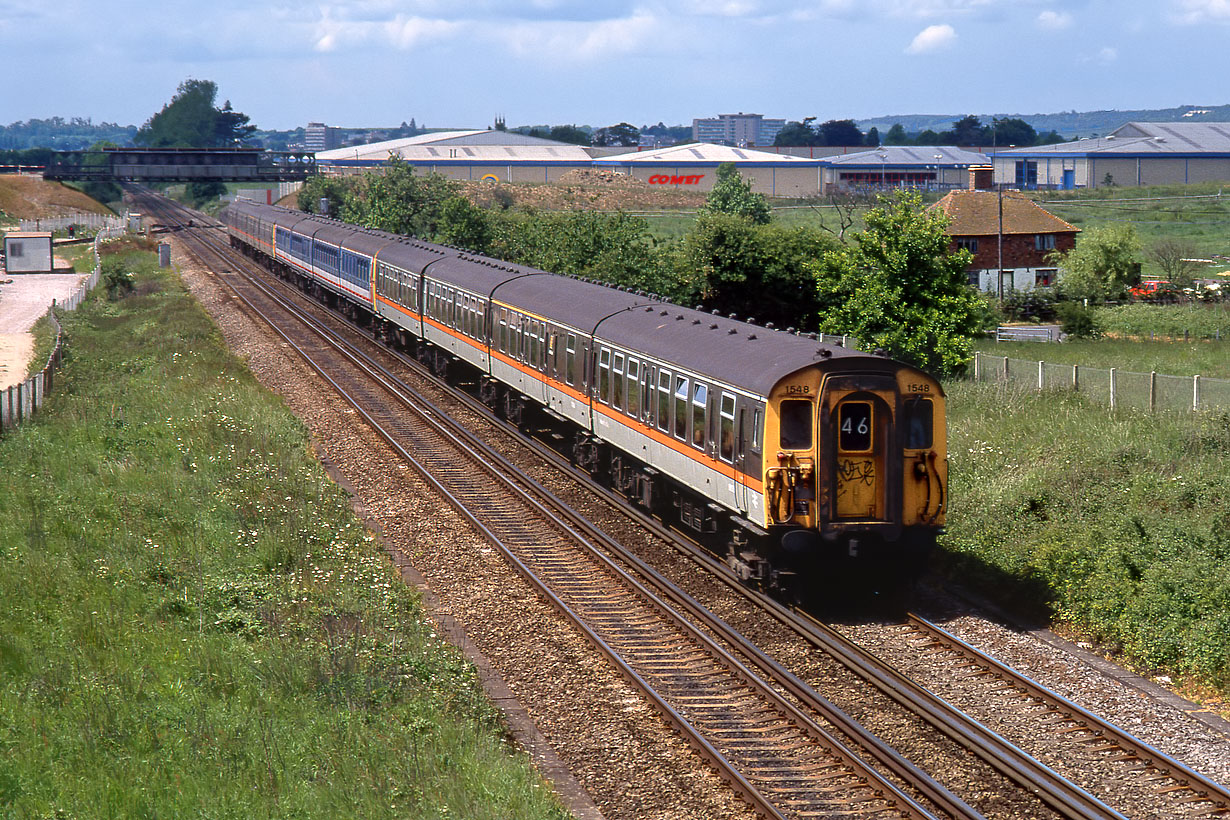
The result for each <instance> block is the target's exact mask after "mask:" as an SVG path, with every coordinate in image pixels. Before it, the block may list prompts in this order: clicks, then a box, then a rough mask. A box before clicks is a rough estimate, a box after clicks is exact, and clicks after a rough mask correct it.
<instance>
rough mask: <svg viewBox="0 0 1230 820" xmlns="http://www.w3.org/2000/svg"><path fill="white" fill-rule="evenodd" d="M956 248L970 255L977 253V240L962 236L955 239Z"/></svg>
mask: <svg viewBox="0 0 1230 820" xmlns="http://www.w3.org/2000/svg"><path fill="white" fill-rule="evenodd" d="M957 247H958V248H960V249H961V250H965V251H969V252H970V253H978V240H977V239H971V238H969V237H965V236H962V237H959V238H958V239H957Z"/></svg>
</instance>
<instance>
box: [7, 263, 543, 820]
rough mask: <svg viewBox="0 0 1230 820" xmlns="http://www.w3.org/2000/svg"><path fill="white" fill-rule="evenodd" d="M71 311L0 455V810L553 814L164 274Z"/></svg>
mask: <svg viewBox="0 0 1230 820" xmlns="http://www.w3.org/2000/svg"><path fill="white" fill-rule="evenodd" d="M96 294H97V295H96V298H94V299H93V300H91V301H88V302H87V303H86V304H85V305H83V306H82V308H81V309H80V310H79V311H77V312H75V313H74V314H72V315H71V316H70V317H69V318H67V320H66V331H67V335H68V338H69V339H70V342H71V343H70V347H69V354H70V355H69V357H68V359H67V362H66V366H65V369H64V371H63V373H62V375H61V378H60V380H59V382H58V388H57V392H56V394H55V395H54V396H52V397H51V400H50V401H49V403H48V405H47V407H46V409H45V412H44V413H42V414H41V415H40V416H38V417H37V418H36V419H35V420H34V421H32V422H31V423H28V424H26V425H25V426H23V427H21V428H19V429H17V430H15V431H12V432H10V433H7V434H6V435H5V436H4V437H3V438H0V465H3V469H0V600H2V601H3V602H4V605H3V607H0V750H2V751H0V816H13V817H188V816H194V817H196V816H206V817H216V818H251V817H304V818H318V817H320V818H323V817H347V818H350V817H395V816H396V817H431V818H438V817H445V816H453V817H467V818H492V819H493V820H494V818H501V820H503V819H504V818H562V817H563V816H564V813H563V811H562V810H561V809H560V808H559V807H558V805H557V804H556V803H555V801H554V799H553V797H552V796H551V795H550V793H549V790H548V789H546V788H544V787H543V785H542V783H541V782H540V781H539V780H538V778H537V776H536V774H535V773H534V771H533V769H532V768H531V767H530V765H529V764H528V762H527V760H526V759H525V757H524V756H522V755H519V754H516V753H514V752H513V751H512V750H511V749H510V748H509V747H508V744H507V739H506V733H505V730H504V728H503V725H502V723H501V720H500V718H499V716H498V713H497V712H495V711H494V709H493V707H492V706H491V705H490V704H489V703H488V702H487V701H486V699H485V698H484V697H483V695H482V691H481V688H480V686H479V684H478V681H477V679H476V676H475V672H474V670H473V668H472V667H471V666H470V665H469V664H468V663H466V662H465V661H464V659H463V658H461V657H459V655H458V654H457V652H456V651H455V650H453V649H452V648H451V647H449V646H447V645H445V644H443V642H442V641H441V640H440V638H439V637H438V636H437V634H436V633H435V630H434V628H433V625H432V623H431V622H430V621H429V620H428V619H427V618H425V617H424V615H423V613H422V611H421V610H420V608H419V604H418V600H417V598H416V595H415V594H414V593H413V592H412V591H411V590H410V589H408V588H407V587H406V586H404V585H403V584H402V583H401V582H400V580H399V578H398V577H397V575H396V573H395V572H394V571H393V570H392V569H391V567H390V566H389V564H388V562H387V560H385V558H384V557H383V554H382V552H381V551H380V550H379V549H378V547H377V546H376V545H375V544H374V543H373V542H372V539H371V538H370V536H369V535H368V534H367V533H366V532H365V531H364V530H363V528H362V526H361V525H360V524H359V522H358V521H356V520H355V518H354V517H353V515H352V513H351V511H350V508H349V503H348V499H347V498H346V497H345V495H344V494H343V493H342V492H341V491H340V490H339V489H338V488H337V487H336V486H335V485H334V484H332V483H331V482H330V481H328V480H327V478H326V477H325V476H324V474H323V472H322V470H321V467H320V466H319V464H318V463H317V462H316V461H315V460H314V458H313V457H312V455H311V453H310V451H309V446H308V441H309V439H308V433H307V431H306V429H305V428H304V427H303V425H302V424H301V423H300V422H299V421H297V420H296V419H295V418H294V417H293V416H292V415H291V414H290V413H289V412H287V410H286V408H285V407H284V406H283V405H282V404H281V402H280V401H279V400H278V399H276V398H275V397H273V396H271V395H270V394H269V393H267V392H266V391H264V390H263V389H262V388H260V386H259V385H257V384H256V382H255V380H254V379H253V377H252V375H251V374H250V372H249V371H248V370H247V369H246V368H245V367H244V365H243V364H242V363H241V362H239V361H237V360H236V359H235V358H234V357H232V356H231V355H230V354H229V353H228V352H227V351H226V350H225V346H224V344H223V342H222V340H221V338H220V336H219V334H218V333H217V331H216V329H215V328H214V327H213V325H212V324H211V323H210V322H209V320H208V318H207V317H206V316H205V315H204V313H203V312H202V311H201V310H200V308H199V307H198V306H197V305H196V304H195V303H194V302H193V301H192V299H191V298H190V297H189V296H188V294H187V293H186V292H185V290H184V289H183V287H182V285H181V284H180V282H179V281H178V279H176V278H175V277H174V276H173V275H171V274H169V273H165V272H160V271H158V270H157V268H156V267H154V265H153V262H152V260H149V264H148V266H146V267H141V268H140V271H139V273H138V276H137V280H136V290H135V291H134V292H133V293H132V294H130V295H128V296H126V297H124V298H122V299H118V300H114V301H112V300H108V299H107V298H106V297H105V295H104V294H103V289H102V288H99V289H98V290H96Z"/></svg>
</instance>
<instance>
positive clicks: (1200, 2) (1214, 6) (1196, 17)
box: [1175, 0, 1230, 25]
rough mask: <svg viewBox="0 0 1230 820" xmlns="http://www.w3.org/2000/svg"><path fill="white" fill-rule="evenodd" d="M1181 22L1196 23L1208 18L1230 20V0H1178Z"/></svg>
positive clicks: (1178, 16)
mask: <svg viewBox="0 0 1230 820" xmlns="http://www.w3.org/2000/svg"><path fill="white" fill-rule="evenodd" d="M1175 5H1176V6H1177V7H1178V14H1177V19H1178V21H1179V22H1180V23H1186V24H1188V25H1195V24H1196V23H1203V22H1205V21H1207V20H1212V21H1215V22H1216V21H1224V22H1230V0H1176V2H1175Z"/></svg>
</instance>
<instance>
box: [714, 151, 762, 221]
mask: <svg viewBox="0 0 1230 820" xmlns="http://www.w3.org/2000/svg"><path fill="white" fill-rule="evenodd" d="M700 213H701V214H702V215H703V214H711V213H719V214H730V215H732V216H738V217H742V218H743V219H747V220H749V221H751V222H754V223H755V224H757V225H764V224H767V223H768V221H769V219H770V217H771V216H772V213H771V211H770V210H769V201H768V200H767V199H765V196H764V194H757V193H753V191H752V183H751V181H750V180H745V179H744V178H743V177H742V176H741V175H740V174H739V169H738V168H736V167H735V164H734V163H733V162H723V163H722V164H721V165H719V166H718V168H717V181H716V182H714V183H713V190H712V191H710V192H709V196H708V197H706V198H705V204H704V206H702V207H701V209H700Z"/></svg>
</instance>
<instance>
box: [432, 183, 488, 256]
mask: <svg viewBox="0 0 1230 820" xmlns="http://www.w3.org/2000/svg"><path fill="white" fill-rule="evenodd" d="M435 238H436V241H438V242H443V243H444V244H446V245H453V246H455V247H458V248H465V249H466V250H468V251H473V252H474V253H488V252H489V251H490V249H491V243H492V240H493V239H494V230H493V225H492V217H490V216H488V214H487V212H486V211H485V210H483V209H482V208H479V207H476V206H475V205H472V204H470V201H469V200H468V199H466V198H465V197H461V196H454V197H450V198H448V199H446V200H445V201H444V205H443V206H442V207H441V208H440V221H439V225H438V226H437V229H436V237H435Z"/></svg>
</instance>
